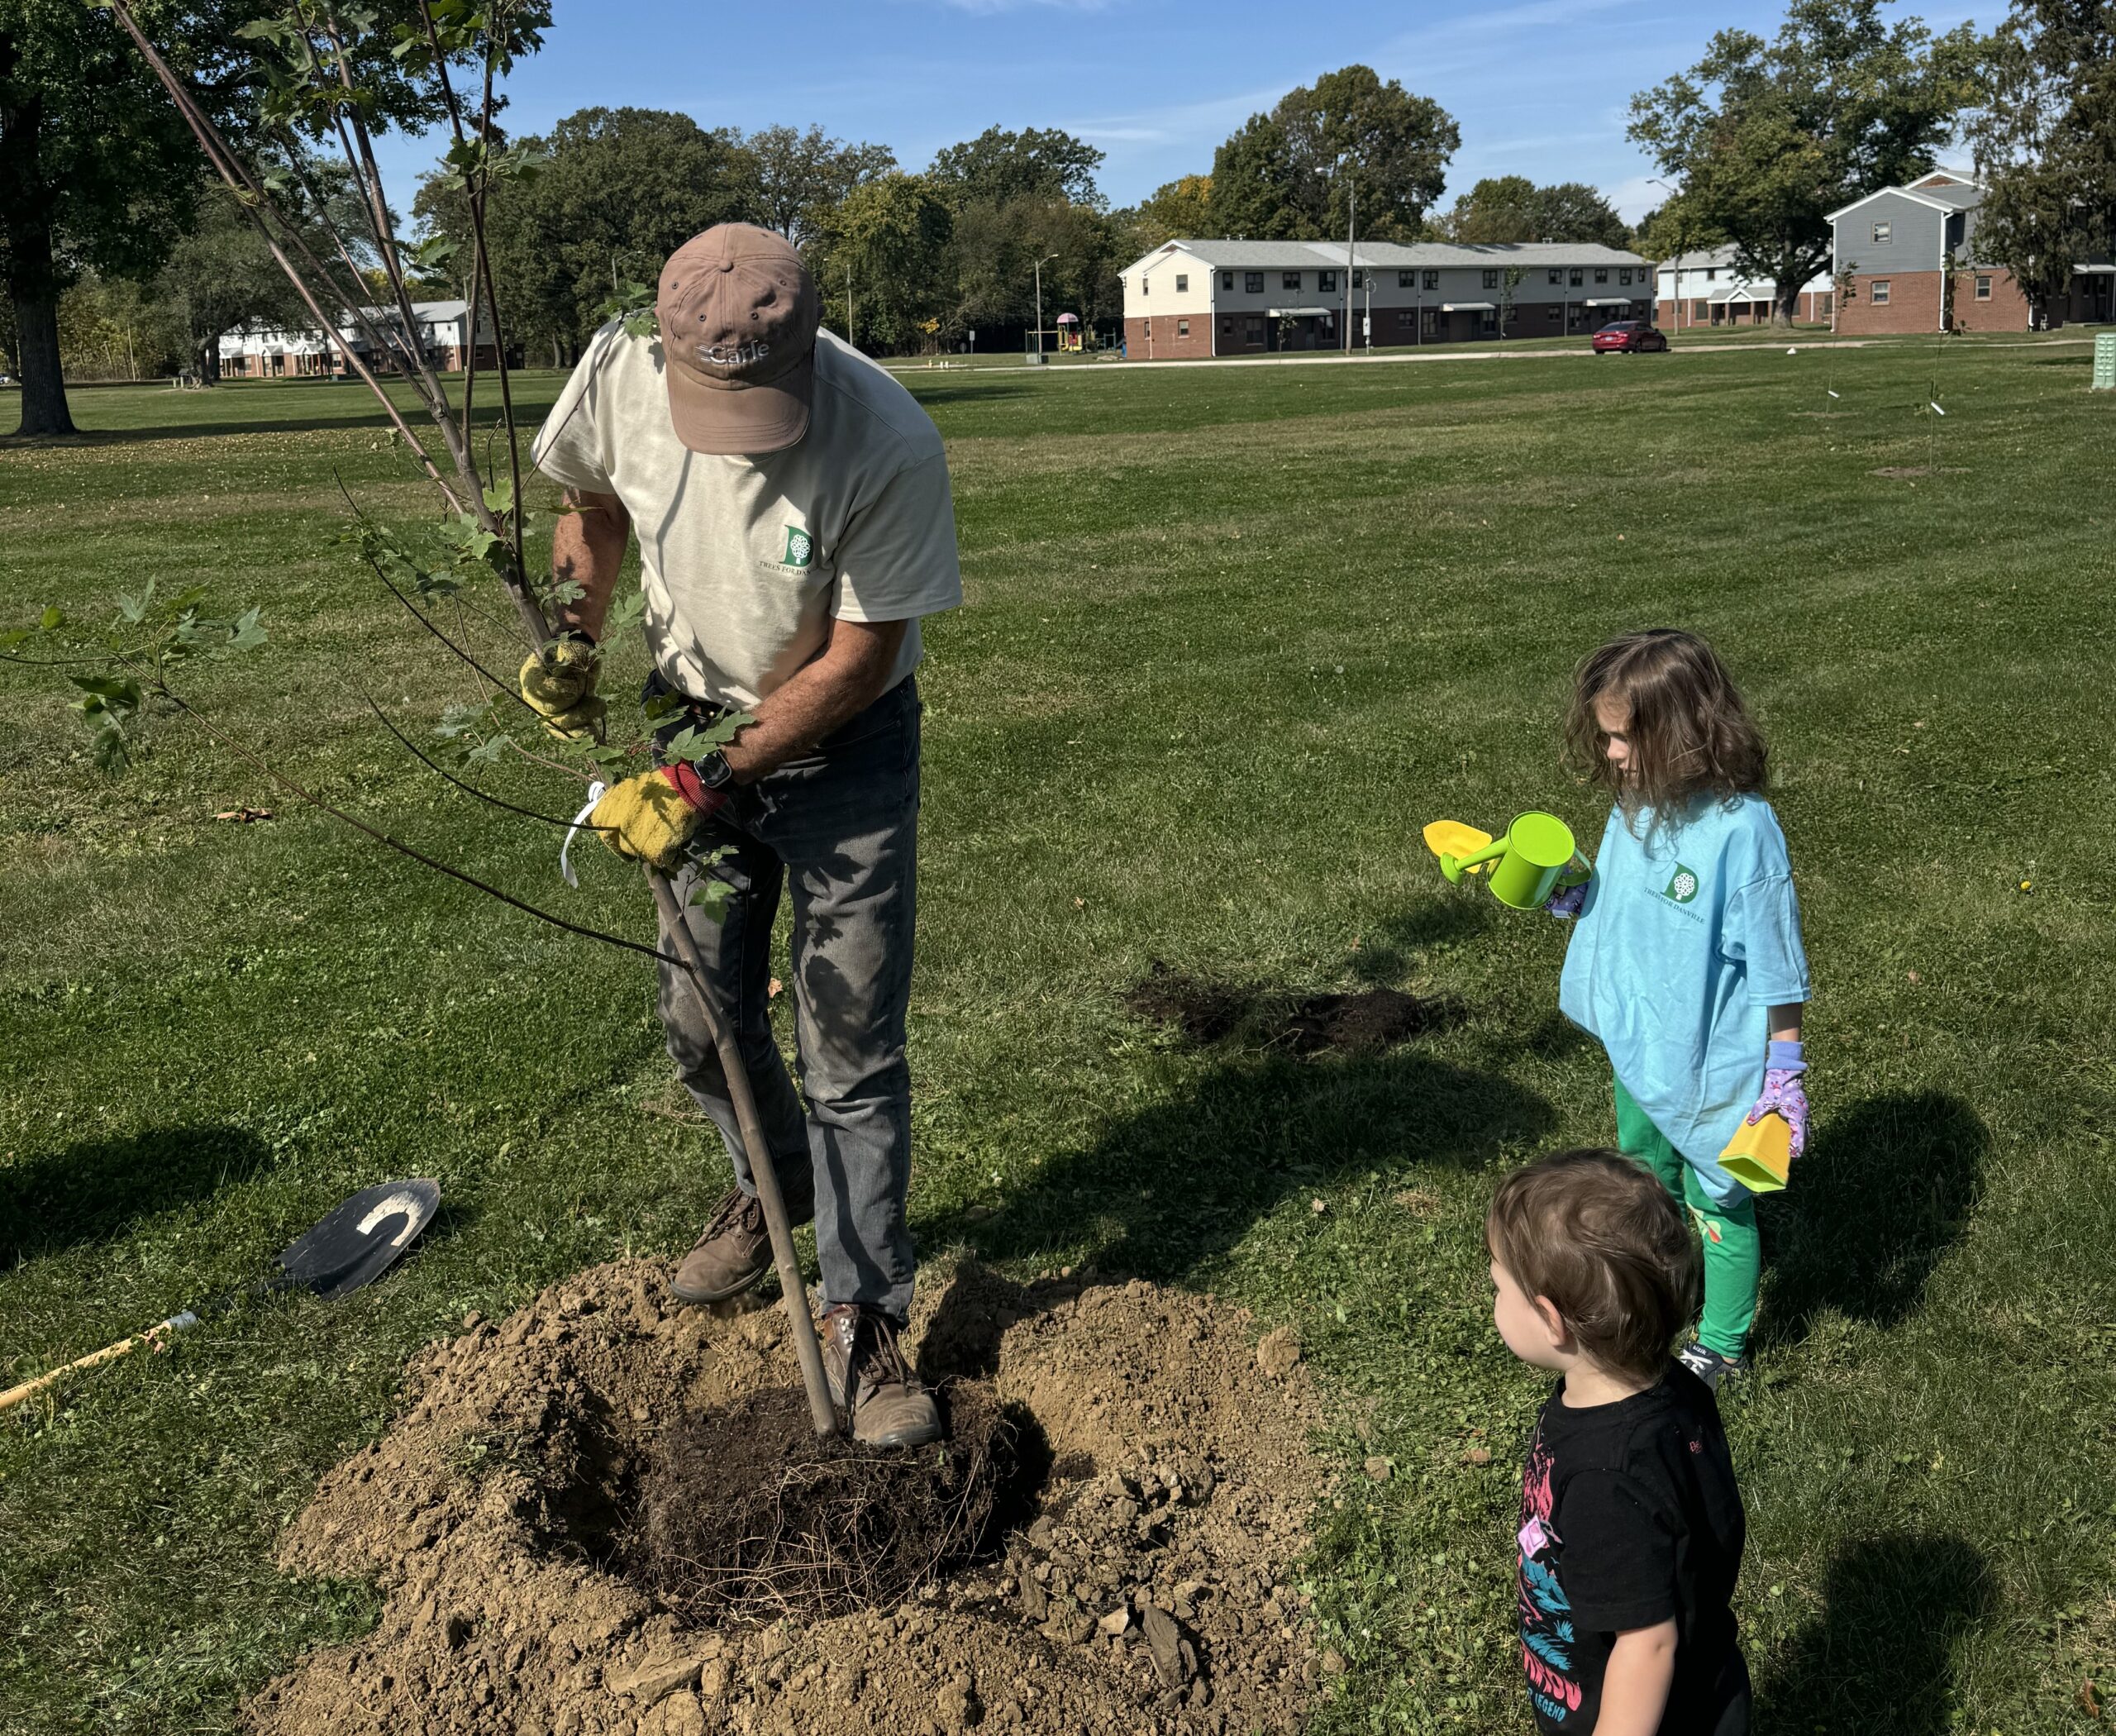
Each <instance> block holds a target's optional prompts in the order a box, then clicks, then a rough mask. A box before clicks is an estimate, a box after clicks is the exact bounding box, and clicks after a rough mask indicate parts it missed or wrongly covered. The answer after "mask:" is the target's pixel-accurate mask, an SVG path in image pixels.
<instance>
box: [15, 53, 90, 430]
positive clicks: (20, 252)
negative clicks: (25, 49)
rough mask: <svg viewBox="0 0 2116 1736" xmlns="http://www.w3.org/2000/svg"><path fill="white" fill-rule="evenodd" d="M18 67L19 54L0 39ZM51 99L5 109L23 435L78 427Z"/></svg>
mask: <svg viewBox="0 0 2116 1736" xmlns="http://www.w3.org/2000/svg"><path fill="white" fill-rule="evenodd" d="M0 57H4V59H5V61H6V63H7V65H6V69H7V70H8V71H9V72H12V70H13V69H14V64H15V62H16V61H17V59H18V58H19V56H18V55H17V51H16V50H15V48H14V45H13V44H12V42H5V41H0ZM43 121H44V103H43V99H42V98H40V97H36V96H31V98H29V99H28V100H27V101H26V102H25V103H22V104H21V107H11V108H8V109H7V110H6V111H5V112H0V223H4V224H5V225H6V226H7V261H8V273H7V293H8V294H9V296H10V297H12V299H13V301H14V303H15V326H16V330H17V341H19V342H20V343H21V346H22V422H21V427H18V428H17V429H16V431H15V432H17V434H29V435H50V434H71V433H72V432H74V417H73V415H72V413H70V412H69V410H68V409H67V408H66V375H65V373H64V370H62V368H61V367H60V361H59V274H58V273H57V271H56V270H55V269H54V266H53V261H52V257H51V203H50V201H51V194H50V188H47V187H46V186H45V184H44V173H43V168H42V165H41V163H40V162H39V160H38V157H37V132H38V130H39V128H40V127H41V126H42V124H43Z"/></svg>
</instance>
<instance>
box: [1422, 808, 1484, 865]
mask: <svg viewBox="0 0 2116 1736" xmlns="http://www.w3.org/2000/svg"><path fill="white" fill-rule="evenodd" d="M1490 845H1491V834H1490V833H1489V832H1480V831H1478V830H1477V828H1476V827H1474V826H1465V825H1464V824H1463V823H1461V821H1460V820H1435V821H1434V822H1433V823H1432V824H1431V825H1429V826H1427V827H1426V829H1425V847H1426V848H1427V849H1428V850H1430V851H1432V853H1433V854H1434V855H1435V856H1453V857H1454V858H1455V859H1456V861H1461V859H1462V858H1463V857H1464V856H1475V854H1476V853H1477V852H1478V851H1480V850H1485V849H1489V847H1490ZM1468 871H1469V872H1470V873H1471V874H1475V873H1476V872H1477V870H1476V869H1475V868H1472V869H1470V870H1468Z"/></svg>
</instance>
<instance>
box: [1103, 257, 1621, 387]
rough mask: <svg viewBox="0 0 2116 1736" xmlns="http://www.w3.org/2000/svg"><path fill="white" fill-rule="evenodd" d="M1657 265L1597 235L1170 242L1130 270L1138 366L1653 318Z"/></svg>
mask: <svg viewBox="0 0 2116 1736" xmlns="http://www.w3.org/2000/svg"><path fill="white" fill-rule="evenodd" d="M1652 279H1653V271H1652V267H1651V265H1648V264H1647V262H1646V260H1643V259H1642V258H1641V257H1640V256H1639V255H1637V254H1636V253H1626V252H1624V251H1623V250H1621V249H1618V248H1614V247H1603V246H1597V245H1595V244H1594V243H1592V242H1557V241H1518V242H1509V243H1505V244H1503V245H1493V246H1456V245H1455V244H1453V243H1449V242H1423V241H1422V242H1419V243H1418V244H1417V245H1415V246H1404V245H1402V244H1400V243H1398V242H1394V241H1361V242H1359V243H1357V244H1356V246H1355V247H1354V248H1353V250H1352V252H1351V258H1350V260H1347V259H1346V249H1345V244H1344V243H1343V242H1342V241H1169V242H1167V243H1165V244H1164V245H1163V246H1159V247H1156V248H1155V249H1154V250H1153V251H1152V252H1151V253H1149V254H1146V255H1144V256H1143V257H1142V258H1140V259H1137V260H1133V261H1132V263H1131V264H1130V265H1127V266H1126V267H1125V268H1124V274H1123V283H1124V342H1125V353H1126V354H1127V355H1128V356H1129V357H1130V359H1131V360H1133V361H1158V360H1170V359H1177V358H1184V357H1191V356H1212V355H1266V354H1269V353H1270V352H1272V351H1284V350H1335V349H1339V348H1342V346H1343V344H1344V336H1345V331H1346V326H1347V325H1349V327H1350V328H1351V340H1352V347H1353V348H1354V349H1363V348H1373V349H1376V350H1380V349H1394V348H1399V347H1400V346H1404V345H1410V344H1445V343H1470V342H1475V341H1479V340H1491V339H1496V338H1500V337H1514V338H1519V337H1563V336H1568V335H1570V334H1575V333H1580V332H1588V331H1596V330H1598V329H1599V328H1600V327H1603V326H1606V325H1608V323H1610V322H1612V321H1613V320H1622V319H1648V320H1650V319H1651V318H1652V317H1653V281H1652Z"/></svg>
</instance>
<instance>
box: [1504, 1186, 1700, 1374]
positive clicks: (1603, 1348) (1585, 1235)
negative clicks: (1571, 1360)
mask: <svg viewBox="0 0 2116 1736" xmlns="http://www.w3.org/2000/svg"><path fill="white" fill-rule="evenodd" d="M1485 1243H1486V1245H1487V1246H1488V1247H1489V1248H1490V1249H1491V1256H1492V1258H1494V1260H1496V1261H1499V1264H1500V1265H1501V1266H1504V1267H1505V1268H1506V1270H1507V1271H1508V1272H1509V1273H1510V1274H1511V1275H1512V1276H1513V1281H1514V1282H1515V1283H1517V1284H1518V1285H1520V1286H1521V1288H1522V1289H1523V1290H1525V1291H1526V1292H1527V1294H1528V1295H1531V1296H1542V1297H1544V1298H1545V1299H1546V1300H1548V1301H1549V1303H1550V1304H1551V1307H1553V1308H1555V1309H1556V1310H1557V1312H1558V1318H1559V1319H1561V1320H1563V1321H1564V1322H1565V1324H1566V1330H1567V1331H1568V1332H1570V1333H1571V1334H1572V1338H1573V1342H1574V1343H1576V1344H1577V1345H1578V1346H1579V1347H1580V1349H1581V1350H1583V1351H1584V1352H1586V1354H1587V1355H1588V1356H1589V1357H1593V1358H1594V1361H1595V1362H1599V1363H1600V1364H1601V1365H1602V1366H1604V1367H1605V1368H1611V1369H1616V1370H1618V1371H1622V1372H1623V1373H1625V1374H1628V1375H1632V1376H1635V1377H1637V1378H1638V1379H1640V1380H1645V1381H1652V1380H1656V1379H1658V1378H1659V1376H1660V1374H1661V1370H1662V1369H1663V1368H1665V1367H1666V1366H1667V1362H1668V1355H1669V1351H1670V1347H1672V1345H1673V1344H1674V1343H1675V1335H1676V1334H1677V1333H1680V1331H1681V1330H1682V1329H1683V1328H1685V1326H1687V1325H1688V1324H1689V1322H1690V1319H1691V1318H1692V1317H1693V1316H1694V1314H1696V1313H1697V1309H1698V1305H1699V1300H1700V1299H1701V1297H1702V1295H1703V1294H1704V1256H1703V1254H1702V1252H1700V1250H1699V1247H1698V1241H1697V1237H1696V1235H1695V1233H1694V1232H1693V1231H1692V1230H1691V1228H1690V1226H1689V1219H1687V1218H1686V1217H1685V1215H1684V1214H1683V1209H1682V1207H1681V1206H1680V1204H1677V1203H1676V1202H1675V1199H1674V1198H1673V1197H1672V1196H1671V1195H1670V1194H1669V1192H1668V1190H1666V1188H1664V1187H1663V1186H1661V1183H1660V1181H1659V1180H1658V1179H1657V1178H1656V1177H1655V1176H1653V1175H1652V1174H1651V1172H1650V1171H1647V1169H1646V1167H1645V1166H1643V1165H1642V1164H1638V1163H1635V1162H1633V1161H1632V1160H1631V1159H1630V1158H1628V1157H1625V1156H1624V1155H1623V1153H1622V1152H1608V1151H1587V1150H1581V1151H1571V1152H1554V1153H1552V1154H1551V1156H1550V1157H1540V1158H1538V1159H1537V1161H1535V1162H1533V1163H1532V1164H1530V1165H1529V1166H1527V1168H1526V1169H1519V1170H1516V1171H1514V1172H1513V1174H1512V1175H1510V1176H1508V1177H1507V1178H1506V1180H1504V1181H1502V1182H1501V1183H1499V1192H1498V1193H1497V1194H1496V1195H1494V1196H1493V1198H1492V1202H1491V1209H1490V1210H1489V1212H1487V1213H1486V1214H1485Z"/></svg>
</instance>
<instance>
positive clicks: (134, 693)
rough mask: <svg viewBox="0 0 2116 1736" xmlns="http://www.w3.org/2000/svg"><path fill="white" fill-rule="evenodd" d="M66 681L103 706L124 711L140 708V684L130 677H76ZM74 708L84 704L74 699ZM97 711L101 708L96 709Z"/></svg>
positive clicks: (68, 678) (70, 677)
mask: <svg viewBox="0 0 2116 1736" xmlns="http://www.w3.org/2000/svg"><path fill="white" fill-rule="evenodd" d="M66 679H67V680H69V681H71V682H72V683H73V684H74V686H76V687H78V688H79V689H81V691H82V692H83V693H84V694H87V695H88V698H89V699H98V700H101V701H102V703H103V705H106V706H112V707H116V708H119V709H121V710H124V711H137V710H138V709H139V708H140V684H139V683H138V682H137V681H136V680H133V679H132V677H131V676H130V675H68V676H67V677H66ZM83 703H85V702H84V701H83V700H79V699H76V700H75V701H74V704H75V705H76V706H80V705H83ZM98 709H100V707H98Z"/></svg>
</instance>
